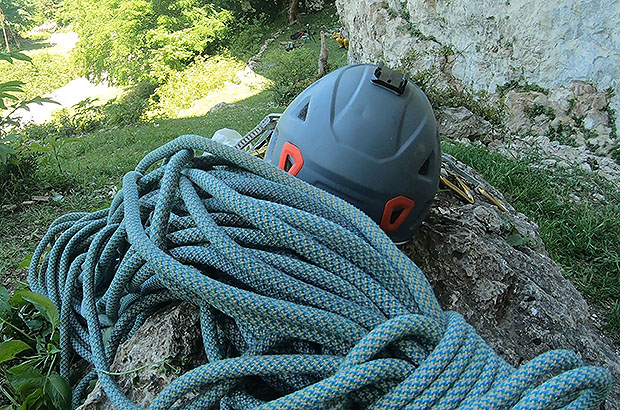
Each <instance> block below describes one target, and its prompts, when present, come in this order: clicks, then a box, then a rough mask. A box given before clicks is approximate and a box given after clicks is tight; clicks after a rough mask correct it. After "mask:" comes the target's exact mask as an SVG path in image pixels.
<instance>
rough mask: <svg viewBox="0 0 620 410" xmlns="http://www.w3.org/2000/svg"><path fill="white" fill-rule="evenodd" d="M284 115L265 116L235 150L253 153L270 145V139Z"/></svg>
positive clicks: (272, 114)
mask: <svg viewBox="0 0 620 410" xmlns="http://www.w3.org/2000/svg"><path fill="white" fill-rule="evenodd" d="M281 116H282V114H280V113H271V114H268V115H267V116H265V118H263V120H262V121H261V122H259V123H258V125H256V127H254V128H253V129H252V130H251V131H250V132H248V133H247V134H245V135H244V136H243V138H241V140H240V141H239V142H238V143H237V144H236V145H235V148H237V149H240V150H244V151H248V152H252V151H255V150H258V149H260V148H262V147H263V146H264V145H266V144H268V143H269V138H270V137H271V133H272V132H273V130H274V128H275V127H276V124H277V123H278V120H279V119H280V117H281Z"/></svg>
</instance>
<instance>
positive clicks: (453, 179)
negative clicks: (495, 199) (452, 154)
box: [439, 164, 475, 204]
mask: <svg viewBox="0 0 620 410" xmlns="http://www.w3.org/2000/svg"><path fill="white" fill-rule="evenodd" d="M442 165H443V164H442ZM439 180H440V182H441V183H442V184H443V185H445V186H447V187H448V188H450V189H451V190H452V191H454V193H456V194H457V195H458V196H459V198H461V199H463V200H464V201H465V202H469V203H470V204H473V203H474V202H475V199H474V193H473V191H472V190H471V189H470V188H469V186H468V185H467V184H466V183H465V182H464V181H463V180H462V179H461V178H460V177H459V175H458V174H457V173H455V172H454V171H452V170H451V169H449V168H446V167H444V166H442V167H441V174H440V177H439Z"/></svg>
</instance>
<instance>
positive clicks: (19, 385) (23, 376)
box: [7, 363, 44, 397]
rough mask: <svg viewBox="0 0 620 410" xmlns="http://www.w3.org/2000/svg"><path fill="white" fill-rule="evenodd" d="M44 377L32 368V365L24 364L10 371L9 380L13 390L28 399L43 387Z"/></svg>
mask: <svg viewBox="0 0 620 410" xmlns="http://www.w3.org/2000/svg"><path fill="white" fill-rule="evenodd" d="M43 378H44V376H43V375H42V374H41V372H40V371H39V370H38V369H36V368H35V367H33V366H32V363H23V364H21V365H18V366H14V367H12V368H10V369H9V371H8V374H7V380H8V382H9V384H10V385H11V387H12V388H13V390H15V391H16V392H17V393H19V394H20V396H21V397H26V396H28V395H29V394H30V393H32V392H33V391H35V390H37V388H41V387H42V386H43Z"/></svg>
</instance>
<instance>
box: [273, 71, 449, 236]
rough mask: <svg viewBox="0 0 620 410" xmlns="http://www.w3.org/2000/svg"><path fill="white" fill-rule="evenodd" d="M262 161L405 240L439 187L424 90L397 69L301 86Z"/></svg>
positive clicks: (437, 151) (338, 74)
mask: <svg viewBox="0 0 620 410" xmlns="http://www.w3.org/2000/svg"><path fill="white" fill-rule="evenodd" d="M265 160H266V161H268V162H270V163H272V164H274V165H276V166H278V167H279V168H281V169H283V170H285V171H287V172H288V173H289V174H292V175H296V176H297V177H299V178H301V179H303V180H304V181H306V182H309V183H310V184H312V185H315V186H317V187H319V188H321V189H324V190H326V191H328V192H331V193H332V194H334V195H337V196H339V197H341V198H343V199H345V200H346V201H348V202H350V203H352V204H353V205H355V206H356V207H358V208H359V209H361V210H362V211H364V212H365V213H366V214H368V215H369V216H370V217H371V218H372V219H373V220H374V221H375V222H377V224H379V225H380V226H381V228H382V229H383V230H384V231H385V232H386V233H387V234H388V235H389V236H390V238H391V239H392V240H393V241H394V242H396V243H402V242H406V241H408V240H409V239H411V236H412V235H413V233H414V232H415V230H416V229H417V228H418V227H419V226H420V224H421V223H422V220H423V219H424V218H425V217H426V215H427V213H428V210H429V208H430V206H431V203H432V201H433V198H434V196H435V193H436V192H437V186H438V185H439V171H440V167H441V148H440V145H439V136H438V133H437V125H436V121H435V116H434V114H433V109H432V107H431V105H430V103H429V101H428V99H427V98H426V96H425V95H424V93H423V92H422V91H421V90H420V89H419V88H418V87H417V86H416V85H415V84H413V83H412V82H411V81H409V80H408V79H407V77H406V76H403V75H402V74H400V73H398V72H396V71H393V70H391V69H389V68H386V67H383V66H376V65H369V64H362V65H351V66H346V67H342V68H340V69H338V70H336V71H333V72H332V73H330V74H329V75H327V76H325V77H323V78H322V79H320V80H318V81H317V82H315V83H314V84H312V85H311V86H310V87H308V88H307V89H306V90H304V91H303V92H302V93H301V94H300V95H299V96H298V97H297V98H296V99H295V100H294V101H293V102H292V103H291V104H290V105H289V106H288V108H287V109H286V111H284V113H283V114H282V117H281V118H280V120H279V122H278V124H277V126H276V128H275V130H274V132H273V135H272V137H271V141H270V143H269V148H268V149H267V153H266V155H265Z"/></svg>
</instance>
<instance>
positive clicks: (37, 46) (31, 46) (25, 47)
mask: <svg viewBox="0 0 620 410" xmlns="http://www.w3.org/2000/svg"><path fill="white" fill-rule="evenodd" d="M19 45H20V46H21V48H20V51H33V50H42V49H45V48H50V47H52V45H51V44H50V43H49V42H48V41H47V40H40V39H37V40H33V39H30V38H24V39H22V40H20V41H19Z"/></svg>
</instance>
